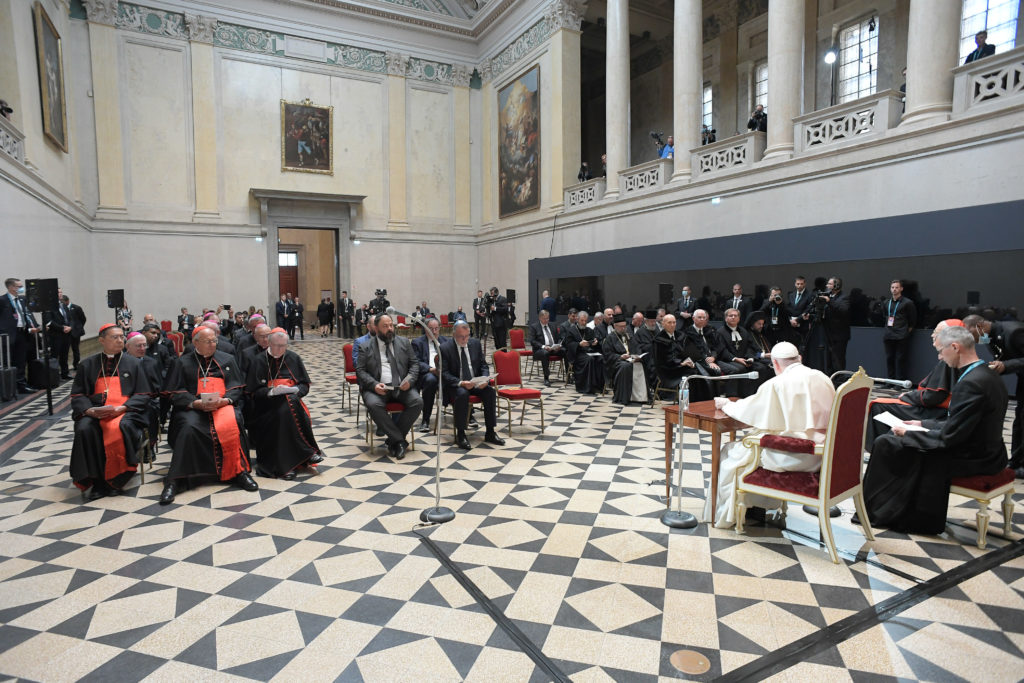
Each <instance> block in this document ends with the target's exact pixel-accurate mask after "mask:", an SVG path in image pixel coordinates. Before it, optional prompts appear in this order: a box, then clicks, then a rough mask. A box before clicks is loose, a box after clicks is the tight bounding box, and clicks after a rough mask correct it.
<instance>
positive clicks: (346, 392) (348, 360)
mask: <svg viewBox="0 0 1024 683" xmlns="http://www.w3.org/2000/svg"><path fill="white" fill-rule="evenodd" d="M341 349H342V351H344V353H345V384H343V385H342V387H341V389H342V394H341V399H342V401H344V400H345V398H346V397H347V398H348V414H349V415H351V414H352V393H353V392H355V393H356V394H357V395H358V393H359V379H358V378H357V377H356V364H355V363H353V362H352V342H348V343H347V344H345V345H344V346H342V347H341ZM361 404H362V399H361V398H360V400H358V401H356V424H359V408H360V405H361Z"/></svg>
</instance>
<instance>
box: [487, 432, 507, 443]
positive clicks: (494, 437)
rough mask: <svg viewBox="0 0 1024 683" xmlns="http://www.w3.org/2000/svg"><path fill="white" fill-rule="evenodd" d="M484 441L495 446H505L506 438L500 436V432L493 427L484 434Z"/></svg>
mask: <svg viewBox="0 0 1024 683" xmlns="http://www.w3.org/2000/svg"><path fill="white" fill-rule="evenodd" d="M484 441H486V442H487V443H493V444H494V445H495V446H504V445H505V439H503V438H501V437H500V436H498V433H497V432H496V431H494V430H493V429H488V430H487V433H486V434H484Z"/></svg>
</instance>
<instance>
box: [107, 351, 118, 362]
mask: <svg viewBox="0 0 1024 683" xmlns="http://www.w3.org/2000/svg"><path fill="white" fill-rule="evenodd" d="M103 355H104V356H106V357H107V360H114V359H115V358H117V357H118V356H119V355H121V352H120V351H118V352H117V353H104V354H103Z"/></svg>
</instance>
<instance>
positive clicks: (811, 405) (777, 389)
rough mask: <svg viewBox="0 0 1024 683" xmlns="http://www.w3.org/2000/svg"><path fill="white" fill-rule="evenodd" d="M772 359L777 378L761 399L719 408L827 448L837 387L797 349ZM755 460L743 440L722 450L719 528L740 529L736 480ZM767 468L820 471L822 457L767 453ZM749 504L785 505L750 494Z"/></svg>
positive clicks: (778, 348) (775, 350) (779, 347)
mask: <svg viewBox="0 0 1024 683" xmlns="http://www.w3.org/2000/svg"><path fill="white" fill-rule="evenodd" d="M771 360H772V367H774V368H775V377H772V378H771V379H770V380H768V381H767V382H765V383H764V384H762V385H761V386H760V388H759V389H758V390H757V393H756V394H754V395H753V396H748V397H747V398H744V399H742V400H739V401H735V402H732V401H729V400H728V399H725V398H716V399H715V403H716V405H717V406H718V408H719V409H720V410H722V411H723V412H725V413H726V414H728V415H730V416H731V417H734V418H736V419H737V420H739V421H740V422H743V423H744V424H748V425H750V426H751V427H753V428H755V429H757V430H759V431H761V432H766V433H771V434H778V435H781V436H792V437H796V438H798V439H811V440H813V441H814V442H815V443H823V442H824V441H825V431H826V430H827V428H828V414H829V411H830V410H831V408H832V399H833V398H834V397H835V393H836V391H835V388H834V387H833V386H832V382H831V381H830V380H829V378H828V377H827V376H826V375H825V374H824V373H823V372H820V371H819V370H812V369H811V368H808V367H806V366H805V365H803V364H802V363H801V362H800V353H799V352H798V351H797V348H796V347H795V346H794V345H793V344H790V343H789V342H779V343H778V344H776V345H775V346H773V347H772V350H771ZM753 457H754V453H753V451H752V450H750V449H749V448H747V447H745V446H744V445H743V443H742V441H733V442H730V443H727V444H725V445H724V446H723V447H722V458H721V463H720V466H719V470H718V499H717V510H716V513H717V514H716V515H715V526H716V527H718V528H729V527H731V526H733V525H735V524H736V517H735V509H734V508H735V502H736V501H735V496H736V477H737V474H738V473H739V472H742V471H743V470H744V469H746V467H747V465H749V464H750V462H751V460H752V459H753ZM761 466H762V467H764V468H765V469H766V470H771V471H773V472H817V471H818V470H820V469H821V456H818V455H813V454H812V455H805V454H801V453H786V452H784V451H776V450H770V449H763V450H762V451H761ZM708 494H709V495H707V496H705V503H704V520H705V521H707V520H709V519H711V496H710V491H709V492H708ZM747 501H748V502H747V506H748V508H749V507H753V506H757V507H763V508H774V507H778V506H779V504H780V501H777V500H773V499H770V498H764V497H761V496H752V495H749V494H748V495H747Z"/></svg>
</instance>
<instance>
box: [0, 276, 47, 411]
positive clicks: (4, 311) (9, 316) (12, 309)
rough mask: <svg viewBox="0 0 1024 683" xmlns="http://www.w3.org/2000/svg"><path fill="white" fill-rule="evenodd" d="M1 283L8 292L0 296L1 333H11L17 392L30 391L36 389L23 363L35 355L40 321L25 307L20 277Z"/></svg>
mask: <svg viewBox="0 0 1024 683" xmlns="http://www.w3.org/2000/svg"><path fill="white" fill-rule="evenodd" d="M4 286H5V287H7V293H6V294H5V295H4V296H2V297H0V334H6V335H9V336H10V340H11V358H10V360H9V361H8V362H9V363H10V364H11V366H12V367H14V369H15V375H16V376H17V383H18V392H19V393H22V394H31V393H32V392H34V391H37V389H34V388H32V387H30V386H28V382H27V381H26V379H25V365H26V363H27V362H28V361H29V359H30V358H35V335H36V334H38V332H39V324H38V323H36V319H35V316H33V315H32V312H31V311H30V310H28V302H26V301H25V297H24V294H25V287H24V286H23V285H22V283H21V280H19V279H18V278H16V277H9V278H7V279H6V280H4Z"/></svg>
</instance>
